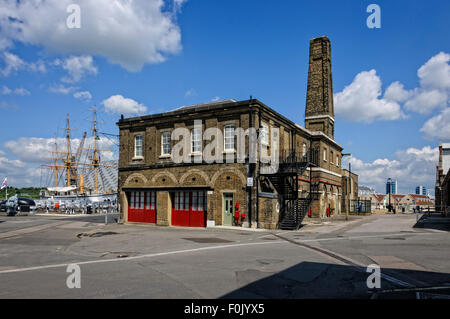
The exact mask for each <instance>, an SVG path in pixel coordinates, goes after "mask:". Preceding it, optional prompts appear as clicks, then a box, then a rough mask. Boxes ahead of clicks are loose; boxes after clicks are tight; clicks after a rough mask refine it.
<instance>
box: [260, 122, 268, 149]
mask: <svg viewBox="0 0 450 319" xmlns="http://www.w3.org/2000/svg"><path fill="white" fill-rule="evenodd" d="M260 134H261V144H262V145H269V127H268V126H267V125H266V124H264V123H263V124H262V125H261V129H260Z"/></svg>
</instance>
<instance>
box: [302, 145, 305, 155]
mask: <svg viewBox="0 0 450 319" xmlns="http://www.w3.org/2000/svg"><path fill="white" fill-rule="evenodd" d="M305 155H306V143H303V151H302V156H305Z"/></svg>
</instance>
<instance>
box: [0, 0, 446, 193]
mask: <svg viewBox="0 0 450 319" xmlns="http://www.w3.org/2000/svg"><path fill="white" fill-rule="evenodd" d="M55 1H56V0H48V2H47V3H48V5H46V4H43V5H40V6H38V7H35V8H31V7H27V5H26V4H27V2H29V1H23V2H22V3H21V4H19V5H18V6H15V5H14V1H12V0H0V8H1V7H3V9H5V10H1V11H2V12H3V13H0V68H1V70H2V72H1V74H0V125H1V127H2V130H1V132H2V134H0V174H1V175H8V176H9V179H10V180H11V182H10V184H17V185H30V184H33V183H34V181H36V183H35V185H36V186H39V185H37V184H39V181H38V180H39V177H38V173H37V172H36V167H37V166H38V165H39V161H40V160H42V156H41V155H36V154H38V153H39V152H37V151H38V150H40V151H41V153H45V152H46V150H47V152H48V147H49V144H48V140H46V139H50V138H51V137H52V136H53V134H54V133H55V131H56V128H57V127H58V126H60V127H62V126H64V120H65V116H66V114H67V113H70V118H71V119H72V123H73V124H72V125H73V126H74V127H79V128H80V129H79V130H78V131H74V132H73V134H74V136H75V137H80V136H81V134H82V131H83V129H85V128H86V127H87V126H88V123H87V122H86V121H84V119H85V118H87V117H89V116H90V115H89V112H88V108H89V107H90V106H92V105H93V104H97V106H98V108H99V109H100V110H105V108H106V107H107V106H106V105H108V106H109V108H108V110H109V111H105V112H102V113H101V114H100V118H101V119H102V120H103V121H104V124H102V129H101V130H102V131H104V132H108V133H112V134H117V132H118V130H117V127H116V126H115V122H116V121H117V120H118V118H119V116H120V113H121V111H122V112H123V110H126V109H127V107H129V108H131V110H135V111H139V112H140V113H143V114H149V113H158V112H162V111H166V110H170V109H173V108H176V107H179V106H182V105H189V104H195V103H203V102H208V101H211V100H213V99H228V98H234V99H237V100H241V99H248V98H249V96H250V95H253V97H255V98H258V99H259V100H261V101H263V102H264V103H265V104H267V105H269V106H271V107H273V108H274V109H276V110H277V111H278V112H280V113H281V114H284V115H286V116H287V117H288V118H290V119H292V120H294V121H296V122H298V123H300V124H301V125H303V124H304V107H305V102H306V85H307V72H308V53H309V39H311V38H314V37H317V36H321V35H327V36H328V37H329V38H330V40H331V44H332V71H333V86H334V93H335V98H337V96H339V94H340V97H339V98H338V100H337V101H336V100H335V108H336V132H335V138H336V141H337V142H338V143H340V144H341V145H342V146H343V147H344V148H345V150H344V151H345V152H347V153H352V156H353V157H352V159H351V161H352V163H353V167H354V170H355V171H356V172H357V173H359V174H360V183H361V184H364V185H370V186H373V187H376V188H377V190H378V191H379V192H382V191H383V190H384V186H383V181H384V180H385V179H386V178H387V177H392V178H397V179H398V183H399V189H400V191H401V192H412V191H414V188H415V186H416V185H425V186H428V187H434V174H435V171H434V170H435V165H436V161H437V146H438V144H439V141H446V140H447V141H448V140H450V127H449V124H448V122H449V121H448V117H447V116H450V112H449V111H448V110H449V107H450V103H449V99H450V93H449V92H450V83H448V82H447V80H448V81H450V66H449V64H448V62H449V57H448V55H449V54H450V41H448V39H449V36H448V35H449V34H450V19H449V18H450V2H448V1H437V0H433V1H406V0H405V1H403V0H398V1H351V0H348V1H320V2H314V1H298V0H297V1H294V0H292V1H291V0H289V1H287V0H286V1H281V2H280V1H254V0H245V1H243V0H228V1H201V0H188V1H183V0H174V1H172V0H170V1H165V2H164V4H163V5H162V6H160V5H159V4H160V1H135V4H131V5H129V6H130V7H129V8H128V9H130V12H132V14H131V17H130V15H128V16H127V15H123V14H122V13H121V12H119V9H117V8H116V9H114V8H115V5H114V4H115V3H118V2H121V1H119V0H117V1H113V0H99V1H97V2H96V4H92V3H89V2H88V1H87V0H80V1H75V0H73V1H68V0H67V1H66V0H61V1H57V2H55ZM53 2H54V3H53ZM24 3H25V4H24ZM56 3H57V4H56ZM70 3H77V4H79V5H80V8H81V21H82V24H81V29H75V30H74V29H72V30H69V29H64V25H65V20H66V18H67V16H68V15H69V13H67V12H66V10H65V9H66V7H67V5H68V4H70ZM144 3H145V4H144ZM149 3H151V4H153V5H151V4H149ZM161 3H162V2H161ZM371 3H376V4H378V5H379V6H380V8H381V28H380V29H369V28H368V27H367V25H366V19H367V17H368V16H369V15H370V13H367V12H366V8H367V6H368V5H369V4H371ZM108 4H109V5H110V6H109V7H105V6H108ZM102 6H103V7H102ZM110 7H113V8H112V9H111V8H110ZM105 8H108V9H105ZM33 10H35V12H33ZM36 16H38V17H41V20H38V19H37V18H36ZM11 17H14V18H15V19H18V20H20V21H22V22H23V24H19V25H18V24H17V23H15V22H16V21H17V20H15V19H12V18H11ZM111 20H114V21H116V22H117V23H114V24H107V22H105V21H111ZM43 21H48V23H47V24H46V23H42V22H43ZM103 22H105V24H104V28H103V29H102V28H101V26H100V27H99V25H102V23H103ZM61 25H62V26H63V29H58V27H60V26H61ZM18 30H19V31H18ZM102 30H103V31H102ZM440 53H441V55H439V54H440ZM5 54H10V55H14V57H17V58H19V59H20V61H21V62H20V61H19V62H18V60H17V59H11V56H9V57H10V59H9V60H8V59H7V58H5V56H6V55H5ZM433 57H434V59H433V60H431V62H429V61H430V59H432V58H433ZM427 62H429V63H428V64H427ZM8 66H9V68H8ZM420 68H422V70H423V71H422V72H421V74H422V75H421V76H420V77H419V75H418V70H419V69H420ZM370 70H375V71H372V72H369V71H370ZM364 72H365V73H364ZM375 72H376V73H375ZM357 75H360V76H359V77H358V79H355V77H356V76H357ZM354 80H355V81H354ZM396 81H398V82H399V86H398V87H397V88H400V89H398V90H392V91H391V92H389V94H386V95H385V93H386V90H387V89H388V87H389V86H390V85H391V84H392V83H394V82H396ZM380 83H381V87H379V86H380ZM352 84H353V86H352ZM346 87H347V91H344V89H345V88H346ZM5 88H6V89H5ZM57 89H59V91H60V93H57V92H56V91H58V90H57ZM377 90H378V91H377ZM80 92H83V93H82V94H78V95H77V96H78V97H79V98H76V97H74V94H76V93H80ZM87 92H89V94H88V93H87ZM344 93H345V94H344ZM89 95H90V97H91V98H89ZM80 97H84V99H83V98H80ZM434 99H435V100H434ZM105 101H106V102H105ZM422 104H423V105H422ZM381 108H383V110H385V111H383V112H379V110H380V109H381ZM139 112H138V113H139ZM129 115H134V114H132V113H130V114H129ZM446 119H447V120H446ZM427 123H428V124H427ZM430 128H432V129H430ZM58 135H59V136H62V131H61V130H59V131H58ZM21 138H22V139H21ZM24 144H26V145H27V151H28V152H23V151H19V149H21V145H24ZM108 146H112V144H111V145H108ZM46 156H48V154H47V155H46ZM0 178H2V177H1V176H0Z"/></svg>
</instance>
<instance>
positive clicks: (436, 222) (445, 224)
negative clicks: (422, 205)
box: [413, 213, 450, 231]
mask: <svg viewBox="0 0 450 319" xmlns="http://www.w3.org/2000/svg"><path fill="white" fill-rule="evenodd" d="M413 227H414V228H423V229H435V230H442V231H450V217H443V216H442V215H441V214H439V213H430V214H428V213H426V214H424V215H423V216H422V217H421V218H420V219H419V220H418V221H417V223H416V224H415V225H414V226H413Z"/></svg>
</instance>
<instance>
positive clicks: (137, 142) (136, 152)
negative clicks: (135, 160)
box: [134, 135, 144, 157]
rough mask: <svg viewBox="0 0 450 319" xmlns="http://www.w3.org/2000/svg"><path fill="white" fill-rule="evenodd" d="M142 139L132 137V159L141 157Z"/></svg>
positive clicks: (140, 137) (137, 136)
mask: <svg viewBox="0 0 450 319" xmlns="http://www.w3.org/2000/svg"><path fill="white" fill-rule="evenodd" d="M143 149H144V137H143V136H142V135H136V136H135V137H134V157H143V156H144V155H143V154H144V152H143Z"/></svg>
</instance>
